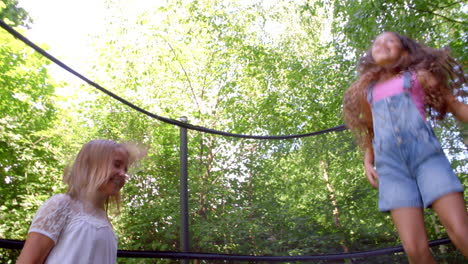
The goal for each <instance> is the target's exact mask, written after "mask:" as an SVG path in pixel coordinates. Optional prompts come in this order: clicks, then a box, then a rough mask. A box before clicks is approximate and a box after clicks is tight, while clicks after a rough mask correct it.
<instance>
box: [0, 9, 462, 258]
mask: <svg viewBox="0 0 468 264" xmlns="http://www.w3.org/2000/svg"><path fill="white" fill-rule="evenodd" d="M103 1H104V0H103ZM154 2H155V4H154V8H146V9H144V10H142V11H141V12H139V13H130V12H126V10H127V8H128V5H131V4H132V3H134V2H132V1H125V0H106V1H105V4H106V6H107V9H108V11H109V12H106V13H105V14H102V19H104V20H105V21H106V31H105V33H104V34H99V35H95V36H90V38H89V43H86V45H92V46H93V48H94V49H95V51H96V54H97V56H95V57H90V58H88V60H89V64H88V67H87V68H85V69H83V70H82V72H80V73H82V74H84V75H85V76H87V77H88V78H89V79H91V80H93V81H95V82H96V83H98V84H100V85H102V86H103V87H106V88H107V89H109V90H110V91H112V92H114V93H116V94H118V95H120V96H122V97H124V98H125V99H127V100H129V101H130V102H132V103H134V104H135V105H138V106H140V107H141V108H143V109H146V110H148V111H150V112H152V113H155V114H157V115H160V116H164V117H168V118H171V119H177V120H178V119H180V117H182V116H186V117H187V118H188V120H189V121H188V122H189V123H190V124H194V125H198V126H203V127H208V128H212V129H217V130H222V131H228V132H233V133H241V134H250V135H289V134H302V133H308V132H313V131H318V130H322V129H326V128H330V127H334V126H337V125H340V124H342V123H343V121H342V119H341V102H342V96H343V93H344V91H345V90H346V89H347V87H349V85H350V84H351V83H352V82H353V80H354V79H355V76H356V64H357V59H358V58H359V56H360V55H362V54H363V53H364V52H365V50H366V49H367V48H368V47H369V46H370V44H371V41H372V39H373V38H374V37H375V36H376V35H378V34H379V33H381V32H382V31H384V30H387V31H397V32H400V33H402V34H405V35H408V36H410V37H413V38H415V39H418V40H420V41H422V42H424V43H427V44H428V45H430V46H433V47H438V48H442V47H449V48H450V49H451V50H452V55H453V56H454V57H455V58H457V60H458V61H459V62H460V63H461V64H462V65H463V66H464V67H466V65H467V62H468V45H467V44H468V22H467V21H468V5H467V4H466V2H465V1H457V0H439V1H423V0H368V1H365V0H364V1H359V0H336V1H334V0H271V1H261V0H250V1H247V0H244V1H242V0H237V1H236V0H224V1H221V0H166V1H163V0H160V1H154ZM0 18H1V19H2V20H3V21H5V22H6V23H8V24H9V25H11V26H13V27H15V29H17V30H19V31H20V32H26V30H27V28H28V27H34V23H33V21H34V17H30V16H29V15H28V10H25V9H23V8H21V7H20V5H18V3H17V1H16V0H1V1H0ZM32 41H34V40H32ZM37 44H39V45H40V46H41V47H44V48H46V47H47V43H43V44H41V43H37ZM50 64H51V62H49V61H48V60H47V59H46V58H44V57H42V56H41V55H39V54H37V53H36V52H34V51H33V50H32V49H31V48H29V47H28V46H26V45H25V44H24V43H22V42H20V41H18V40H16V39H14V38H13V37H12V36H11V35H10V34H9V33H8V32H6V31H5V30H3V29H2V30H0V238H3V239H19V240H23V239H25V237H26V233H27V230H28V227H29V224H30V222H31V220H32V218H33V216H34V213H35V212H36V210H37V209H38V207H39V206H40V205H41V204H42V203H43V202H44V201H45V200H46V199H47V198H49V197H50V196H52V195H53V194H57V193H61V192H64V191H65V189H64V185H63V184H62V182H61V179H62V172H63V169H64V167H65V166H66V164H67V163H68V162H69V161H71V159H72V158H73V156H74V155H75V154H76V153H77V151H78V150H79V148H80V147H81V145H82V144H83V143H85V142H87V141H89V140H91V139H95V138H109V139H114V140H118V141H136V142H141V143H143V144H145V145H148V146H150V151H149V155H148V157H147V158H146V159H145V160H143V161H142V162H141V163H140V164H139V166H138V167H137V168H136V169H135V170H134V171H132V172H131V174H132V175H133V176H132V178H131V180H129V181H128V183H127V184H126V186H125V187H124V189H123V195H124V197H123V199H124V203H123V208H122V210H121V213H120V214H118V215H114V216H113V217H112V219H111V220H112V223H113V225H114V227H115V230H116V233H117V236H118V240H119V249H127V250H172V251H179V249H180V236H179V233H180V232H179V231H180V215H179V174H180V168H179V163H180V162H179V144H180V143H179V138H180V137H179V128H178V127H175V126H172V125H169V124H165V123H163V122H160V121H158V120H155V119H152V118H150V117H147V116H145V115H143V114H141V113H139V112H136V111H135V110H133V109H131V108H129V107H127V106H125V105H123V104H121V103H119V102H117V101H116V100H114V99H112V98H110V97H108V96H107V95H105V94H103V93H101V92H100V91H97V90H96V89H94V88H93V87H91V86H89V85H87V84H84V83H79V82H73V83H67V82H63V81H58V80H55V79H54V78H53V77H52V76H51V75H50V73H49V69H50V66H51V65H50ZM465 71H466V69H465ZM64 91H67V92H64ZM434 125H435V126H436V130H437V133H438V135H439V137H440V138H441V141H442V143H443V145H444V149H445V150H446V153H447V154H448V155H449V157H450V159H451V162H452V166H453V168H454V169H455V170H456V171H457V173H458V175H459V177H460V179H461V181H462V183H463V184H464V186H465V187H468V173H467V172H468V163H467V161H468V151H467V149H468V146H467V145H468V140H467V138H468V129H467V127H466V124H460V123H457V122H456V121H455V120H454V119H453V118H451V117H450V118H448V119H447V120H446V121H444V122H438V123H434ZM188 141H189V146H188V150H189V151H188V152H189V153H188V154H189V163H188V164H189V220H190V221H189V223H190V245H191V249H190V250H191V251H193V252H210V253H232V254H243V255H272V256H296V255H314V254H332V253H343V252H356V251H366V250H373V249H378V248H385V247H391V246H396V245H399V244H400V241H399V240H398V236H397V234H396V231H395V229H394V227H393V224H392V222H391V219H390V217H389V215H388V214H384V213H379V212H378V210H377V196H376V195H377V190H375V189H373V188H372V187H371V186H370V185H369V184H368V183H367V180H366V178H365V176H364V171H363V166H362V160H361V153H360V152H359V150H358V149H357V147H356V145H355V143H354V141H353V138H352V137H351V135H350V133H349V131H347V130H346V131H342V132H332V133H327V134H323V135H319V136H312V137H305V138H300V139H288V140H253V139H239V138H233V137H225V136H218V135H212V134H206V133H201V132H197V131H193V130H189V134H188ZM465 197H466V198H468V194H467V193H465ZM467 200H468V199H467ZM426 222H427V228H428V232H429V238H430V239H431V240H433V239H439V238H444V237H447V235H446V232H445V230H444V229H443V226H442V225H440V223H439V221H438V219H437V217H436V216H435V215H434V214H433V212H432V211H431V210H426ZM432 249H433V251H434V254H435V255H437V259H438V260H439V261H440V262H441V263H462V262H463V261H464V260H463V258H462V256H461V254H460V253H458V252H457V251H455V250H454V248H453V246H451V245H443V246H439V247H434V248H432ZM18 254H19V251H18V250H6V249H0V262H1V263H14V260H15V259H16V256H17V255H18ZM119 263H178V261H176V260H162V259H156V260H155V259H123V258H120V259H119ZM193 263H215V261H211V262H208V261H193ZM219 263H224V262H219ZM337 263H340V262H337ZM341 263H343V262H341ZM346 263H406V258H405V256H404V255H403V254H394V255H385V256H378V257H372V258H369V259H356V260H348V261H346Z"/></svg>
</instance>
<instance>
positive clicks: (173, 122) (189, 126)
mask: <svg viewBox="0 0 468 264" xmlns="http://www.w3.org/2000/svg"><path fill="white" fill-rule="evenodd" d="M0 26H1V27H2V28H3V29H5V30H6V31H7V32H9V33H10V34H11V35H13V36H14V37H15V38H17V39H19V40H21V41H22V42H24V43H25V44H26V45H28V46H30V47H31V48H33V49H34V50H35V51H37V52H38V53H40V54H41V55H42V56H44V57H46V58H47V59H49V60H51V61H52V62H54V63H55V64H57V65H59V66H60V67H62V68H63V69H64V70H66V71H68V72H70V73H71V74H73V75H75V76H76V77H78V78H80V79H81V80H83V81H84V82H86V83H87V84H89V85H91V86H93V87H95V88H96V89H98V90H100V91H101V92H103V93H105V94H107V95H108V96H110V97H112V98H114V99H116V100H117V101H119V102H121V103H123V104H125V105H127V106H129V107H131V108H133V109H135V110H136V111H138V112H140V113H143V114H145V115H147V116H149V117H152V118H154V119H157V120H159V121H162V122H165V123H168V124H171V125H175V126H179V127H184V128H187V129H191V130H196V131H200V132H205V133H209V134H215V135H222V136H228V137H237V138H251V139H292V138H302V137H309V136H315V135H320V134H324V133H329V132H338V131H343V130H346V129H347V128H346V126H345V125H338V126H335V127H332V128H328V129H324V130H319V131H315V132H311V133H305V134H297V135H280V136H261V135H245V134H236V133H231V132H225V131H219V130H215V129H211V128H206V127H202V126H196V125H192V124H188V123H184V122H181V121H178V120H175V119H170V118H167V117H163V116H159V115H156V114H154V113H151V112H149V111H147V110H145V109H143V108H141V107H138V106H136V105H134V104H132V103H130V102H129V101H127V100H125V99H123V98H122V97H120V96H118V95H116V94H114V93H112V92H111V91H109V90H107V89H105V88H104V87H102V86H101V85H99V84H97V83H95V82H94V81H92V80H90V79H88V78H87V77H85V76H83V75H81V74H80V73H78V72H77V71H75V70H73V69H72V68H70V67H69V66H67V65H66V64H65V63H63V62H61V61H60V60H58V59H57V58H55V57H54V56H52V55H50V54H49V53H48V52H46V51H45V50H43V49H42V48H41V47H39V46H38V45H36V44H34V43H33V42H32V41H30V40H29V39H27V38H26V37H25V36H23V35H22V34H20V33H19V32H18V31H16V30H15V29H13V28H12V27H10V26H9V25H8V24H6V23H5V22H4V21H3V20H1V19H0Z"/></svg>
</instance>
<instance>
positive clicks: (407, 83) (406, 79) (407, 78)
mask: <svg viewBox="0 0 468 264" xmlns="http://www.w3.org/2000/svg"><path fill="white" fill-rule="evenodd" d="M410 90H411V72H409V71H405V72H404V73H403V91H405V92H409V91H410Z"/></svg>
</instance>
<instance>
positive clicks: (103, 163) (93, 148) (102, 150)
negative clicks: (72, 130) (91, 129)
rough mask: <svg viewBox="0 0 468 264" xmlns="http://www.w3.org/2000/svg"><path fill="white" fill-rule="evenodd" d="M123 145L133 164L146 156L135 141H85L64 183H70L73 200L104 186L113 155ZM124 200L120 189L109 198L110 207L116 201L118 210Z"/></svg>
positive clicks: (70, 193)
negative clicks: (126, 142)
mask: <svg viewBox="0 0 468 264" xmlns="http://www.w3.org/2000/svg"><path fill="white" fill-rule="evenodd" d="M119 148H122V149H124V150H125V151H126V152H127V154H128V166H129V167H130V166H131V165H132V164H133V163H134V162H135V161H136V160H137V159H140V158H141V157H142V156H143V155H142V152H141V151H138V148H136V145H135V144H121V143H117V142H115V141H112V140H105V139H96V140H91V141H89V142H88V143H86V144H84V145H83V147H82V148H81V150H80V152H79V153H78V155H77V156H76V158H75V161H74V162H73V164H71V165H69V166H67V168H66V169H65V173H64V176H63V182H64V183H65V184H67V185H68V190H67V194H68V195H70V196H71V197H72V198H73V199H77V198H78V197H80V196H85V197H89V196H90V195H93V194H95V193H96V192H97V191H98V189H99V187H100V186H101V185H103V184H104V183H106V182H107V181H109V177H110V176H111V175H110V170H111V168H112V154H113V152H114V151H115V150H116V149H119ZM145 154H146V153H144V155H145ZM120 203H121V195H120V192H119V193H118V194H117V195H114V196H111V197H109V198H108V199H107V201H106V204H105V206H106V210H107V209H108V208H109V204H114V205H115V206H116V208H117V210H118V209H119V208H120Z"/></svg>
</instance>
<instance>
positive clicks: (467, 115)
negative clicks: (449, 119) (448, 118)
mask: <svg viewBox="0 0 468 264" xmlns="http://www.w3.org/2000/svg"><path fill="white" fill-rule="evenodd" d="M445 99H446V100H447V104H448V110H449V111H450V112H451V113H452V114H453V115H454V116H455V118H456V119H457V120H459V121H461V122H465V123H468V105H467V104H464V103H462V102H460V101H458V100H457V99H456V98H455V96H453V95H451V94H449V95H447V96H446V97H445Z"/></svg>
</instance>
